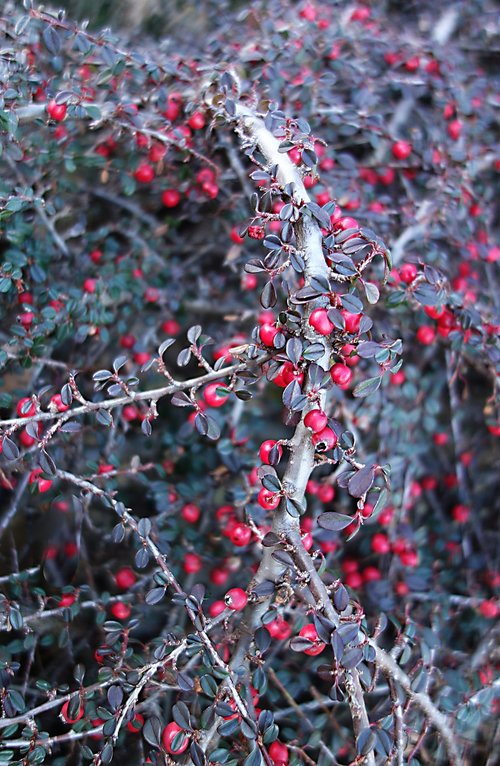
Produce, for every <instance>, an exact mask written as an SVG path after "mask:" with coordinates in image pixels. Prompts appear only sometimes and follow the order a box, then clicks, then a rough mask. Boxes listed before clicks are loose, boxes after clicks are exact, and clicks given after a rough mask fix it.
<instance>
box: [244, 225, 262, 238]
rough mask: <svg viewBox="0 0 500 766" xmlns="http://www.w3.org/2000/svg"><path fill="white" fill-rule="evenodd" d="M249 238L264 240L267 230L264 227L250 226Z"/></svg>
mask: <svg viewBox="0 0 500 766" xmlns="http://www.w3.org/2000/svg"><path fill="white" fill-rule="evenodd" d="M248 236H249V237H250V239H264V236H265V230H264V227H263V226H249V227H248Z"/></svg>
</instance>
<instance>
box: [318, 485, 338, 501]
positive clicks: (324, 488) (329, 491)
mask: <svg viewBox="0 0 500 766" xmlns="http://www.w3.org/2000/svg"><path fill="white" fill-rule="evenodd" d="M316 496H317V498H318V500H319V501H320V503H331V502H332V500H333V498H334V497H335V490H334V488H333V487H332V485H331V484H320V486H319V487H318V492H317V495H316Z"/></svg>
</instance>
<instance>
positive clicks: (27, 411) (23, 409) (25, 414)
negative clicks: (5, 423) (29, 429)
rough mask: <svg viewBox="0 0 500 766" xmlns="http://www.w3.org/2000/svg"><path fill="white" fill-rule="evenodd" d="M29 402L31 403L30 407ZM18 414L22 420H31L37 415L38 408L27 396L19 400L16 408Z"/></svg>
mask: <svg viewBox="0 0 500 766" xmlns="http://www.w3.org/2000/svg"><path fill="white" fill-rule="evenodd" d="M28 402H31V404H30V406H29V407H28ZM16 412H17V414H18V415H19V417H20V418H30V417H31V416H32V415H35V414H36V407H35V404H34V402H32V400H31V399H30V397H29V396H25V397H24V398H23V399H19V401H18V403H17V407H16Z"/></svg>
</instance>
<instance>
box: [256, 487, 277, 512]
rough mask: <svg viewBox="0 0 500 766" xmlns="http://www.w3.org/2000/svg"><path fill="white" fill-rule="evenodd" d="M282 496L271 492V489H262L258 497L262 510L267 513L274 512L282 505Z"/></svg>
mask: <svg viewBox="0 0 500 766" xmlns="http://www.w3.org/2000/svg"><path fill="white" fill-rule="evenodd" d="M280 500H281V498H280V496H279V495H278V494H277V493H276V492H271V491H270V490H269V489H266V488H265V487H262V489H261V490H260V492H259V494H258V495H257V502H258V504H259V505H260V507H261V508H264V510H266V511H274V509H275V508H277V507H278V505H279V504H280Z"/></svg>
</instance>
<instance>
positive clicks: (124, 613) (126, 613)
mask: <svg viewBox="0 0 500 766" xmlns="http://www.w3.org/2000/svg"><path fill="white" fill-rule="evenodd" d="M110 612H111V614H112V615H113V617H116V619H117V620H126V619H127V618H128V617H130V614H131V612H132V608H131V607H130V606H129V605H128V604H124V603H123V601H116V602H115V603H114V604H113V605H112V606H111V609H110Z"/></svg>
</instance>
